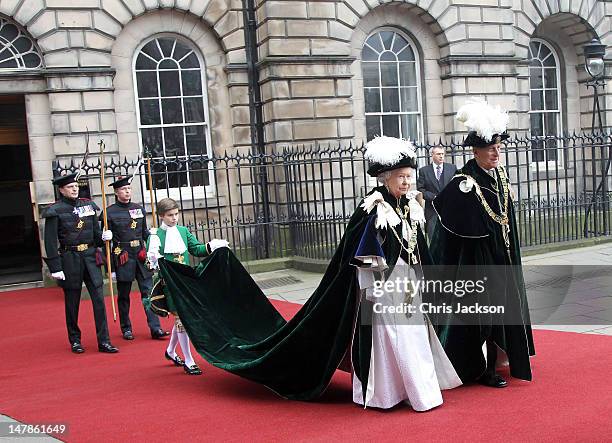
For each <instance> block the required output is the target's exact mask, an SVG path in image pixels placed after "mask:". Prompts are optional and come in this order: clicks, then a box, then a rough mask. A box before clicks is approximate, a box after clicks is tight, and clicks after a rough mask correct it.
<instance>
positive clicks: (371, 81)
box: [361, 62, 380, 86]
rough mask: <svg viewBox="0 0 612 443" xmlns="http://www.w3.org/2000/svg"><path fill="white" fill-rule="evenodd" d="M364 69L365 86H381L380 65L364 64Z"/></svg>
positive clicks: (362, 65)
mask: <svg viewBox="0 0 612 443" xmlns="http://www.w3.org/2000/svg"><path fill="white" fill-rule="evenodd" d="M361 67H362V69H363V85H364V86H380V84H379V78H378V63H370V62H367V63H362V64H361Z"/></svg>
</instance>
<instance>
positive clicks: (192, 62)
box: [180, 52, 200, 69]
mask: <svg viewBox="0 0 612 443" xmlns="http://www.w3.org/2000/svg"><path fill="white" fill-rule="evenodd" d="M180 64H181V68H183V69H185V68H199V67H200V62H199V61H198V57H197V56H196V55H195V54H194V53H193V52H192V53H191V54H189V55H188V56H187V57H185V58H184V59H183V60H182V61H181V62H180Z"/></svg>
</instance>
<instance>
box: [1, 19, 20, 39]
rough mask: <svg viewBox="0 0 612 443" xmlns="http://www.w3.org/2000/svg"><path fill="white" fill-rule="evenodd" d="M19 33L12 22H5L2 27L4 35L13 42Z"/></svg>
mask: <svg viewBox="0 0 612 443" xmlns="http://www.w3.org/2000/svg"><path fill="white" fill-rule="evenodd" d="M18 35H19V30H18V29H17V27H16V26H15V25H12V24H10V23H7V24H5V25H4V26H3V27H2V37H3V38H4V39H6V40H8V41H9V42H12V41H13V39H14V38H15V37H17V36H18Z"/></svg>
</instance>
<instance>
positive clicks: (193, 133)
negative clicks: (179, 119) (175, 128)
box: [185, 126, 208, 155]
mask: <svg viewBox="0 0 612 443" xmlns="http://www.w3.org/2000/svg"><path fill="white" fill-rule="evenodd" d="M185 137H186V140H187V153H188V154H195V155H206V153H207V152H208V151H207V150H206V137H205V135H204V126H185Z"/></svg>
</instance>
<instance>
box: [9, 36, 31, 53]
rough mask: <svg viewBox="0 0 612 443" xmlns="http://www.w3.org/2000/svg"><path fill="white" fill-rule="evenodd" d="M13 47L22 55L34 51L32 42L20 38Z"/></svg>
mask: <svg viewBox="0 0 612 443" xmlns="http://www.w3.org/2000/svg"><path fill="white" fill-rule="evenodd" d="M13 46H14V47H15V48H16V49H17V50H18V51H19V52H21V53H24V52H28V51H29V50H30V49H32V42H31V41H30V39H29V38H26V37H23V36H21V37H19V38H18V39H17V40H15V41H14V42H13Z"/></svg>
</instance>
